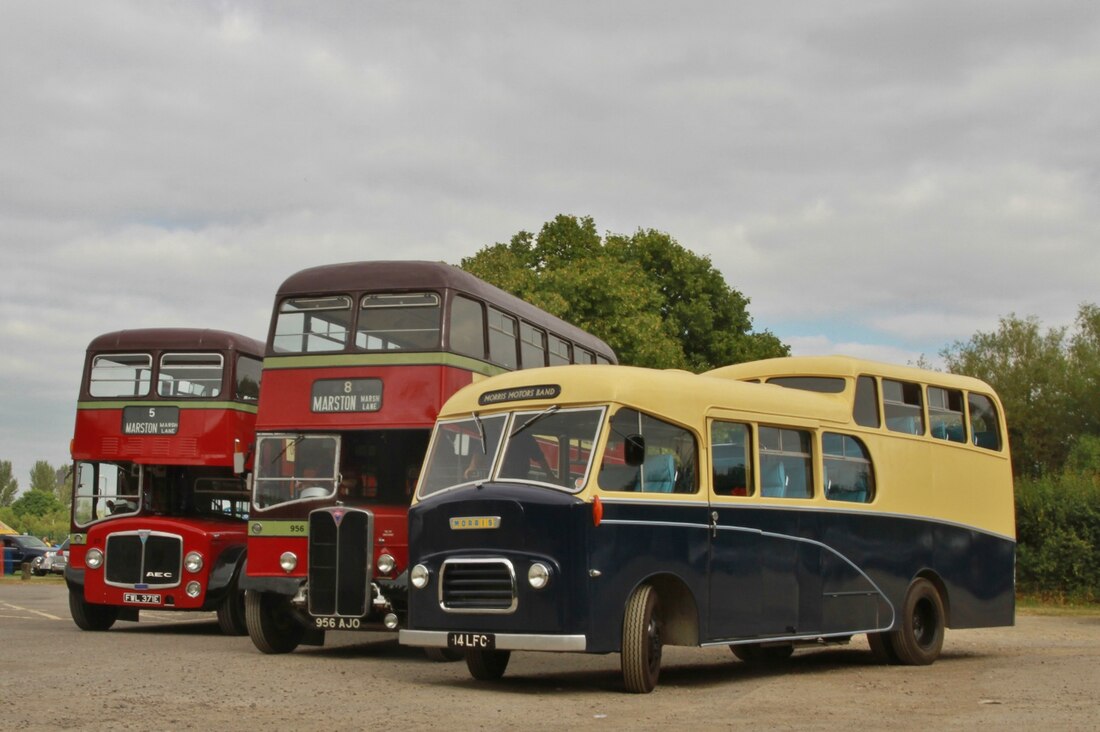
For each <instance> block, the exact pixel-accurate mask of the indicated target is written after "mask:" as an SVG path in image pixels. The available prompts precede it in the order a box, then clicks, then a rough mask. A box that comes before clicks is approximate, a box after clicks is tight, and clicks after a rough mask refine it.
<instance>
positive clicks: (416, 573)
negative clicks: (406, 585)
mask: <svg viewBox="0 0 1100 732" xmlns="http://www.w3.org/2000/svg"><path fill="white" fill-rule="evenodd" d="M429 574H430V573H429V572H428V568H427V567H425V566H424V565H423V564H418V565H416V566H415V567H413V568H412V570H411V571H410V572H409V581H410V582H412V586H413V587H415V588H416V589H418V590H422V589H424V588H425V587H427V586H428V576H429Z"/></svg>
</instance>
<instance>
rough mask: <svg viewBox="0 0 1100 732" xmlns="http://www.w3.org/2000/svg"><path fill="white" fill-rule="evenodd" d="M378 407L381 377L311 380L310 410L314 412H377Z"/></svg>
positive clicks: (379, 403) (380, 406)
mask: <svg viewBox="0 0 1100 732" xmlns="http://www.w3.org/2000/svg"><path fill="white" fill-rule="evenodd" d="M380 409H382V380H381V379H319V380H317V381H314V382H313V389H312V393H311V394H310V410H311V411H313V412H315V413H334V412H377V411H378V410H380Z"/></svg>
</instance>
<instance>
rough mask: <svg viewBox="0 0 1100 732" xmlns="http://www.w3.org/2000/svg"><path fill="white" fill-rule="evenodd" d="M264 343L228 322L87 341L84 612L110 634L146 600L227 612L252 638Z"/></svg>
mask: <svg viewBox="0 0 1100 732" xmlns="http://www.w3.org/2000/svg"><path fill="white" fill-rule="evenodd" d="M262 365H263V344H262V343H261V342H259V341H257V340H254V339H252V338H246V337H244V336H240V335H237V334H235V333H226V332H224V331H219V330H203V329H197V328H149V329H141V330H122V331H117V332H114V333H106V334H104V335H101V336H99V337H98V338H96V339H94V340H93V341H92V342H91V343H90V344H89V345H88V352H87V357H86V359H85V362H84V375H83V378H82V379H81V382H80V399H79V401H78V402H77V410H76V429H75V431H74V433H73V441H72V456H73V460H74V461H75V465H74V470H73V503H72V536H71V542H70V545H71V550H70V556H69V565H68V567H67V568H66V570H65V580H66V583H67V584H68V586H69V608H70V610H71V612H72V616H73V620H74V621H75V622H76V624H77V625H78V626H79V627H81V628H83V629H84V630H106V629H108V628H110V627H111V626H112V625H114V623H115V621H116V620H119V619H122V620H137V619H138V612H139V611H140V610H141V609H150V610H217V613H218V623H219V625H220V626H221V628H222V630H223V631H224V632H225V633H228V634H233V635H243V634H244V633H245V632H247V628H246V626H245V621H244V598H243V594H244V593H243V590H241V589H240V588H239V587H238V579H239V576H240V573H241V569H242V566H243V564H244V552H245V548H246V544H247V541H246V537H247V526H248V524H247V521H248V510H249V495H248V485H247V481H246V479H245V470H246V463H247V462H248V460H249V457H250V456H249V455H248V451H249V450H250V448H251V446H252V445H253V443H254V441H255V437H254V435H255V423H256V409H257V402H258V401H259V393H260V374H261V369H262Z"/></svg>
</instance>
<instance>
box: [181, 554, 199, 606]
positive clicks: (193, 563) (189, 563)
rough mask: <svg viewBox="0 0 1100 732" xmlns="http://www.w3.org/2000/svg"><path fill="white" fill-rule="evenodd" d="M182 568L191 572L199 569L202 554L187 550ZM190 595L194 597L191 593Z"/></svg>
mask: <svg viewBox="0 0 1100 732" xmlns="http://www.w3.org/2000/svg"><path fill="white" fill-rule="evenodd" d="M183 568H184V569H186V570H187V571H188V572H190V573H191V574H194V573H195V572H198V571H199V570H201V569H202V555H201V554H199V553H198V552H187V556H186V557H184V558H183ZM192 597H194V595H192Z"/></svg>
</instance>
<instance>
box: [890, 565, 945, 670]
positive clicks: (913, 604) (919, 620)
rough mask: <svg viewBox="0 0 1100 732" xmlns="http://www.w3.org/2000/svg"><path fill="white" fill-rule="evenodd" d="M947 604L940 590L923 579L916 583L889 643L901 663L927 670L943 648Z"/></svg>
mask: <svg viewBox="0 0 1100 732" xmlns="http://www.w3.org/2000/svg"><path fill="white" fill-rule="evenodd" d="M943 634H944V612H943V600H942V599H941V598H940V593H939V592H938V591H937V590H936V586H935V585H933V584H932V583H931V582H929V581H928V580H926V579H924V578H923V577H918V578H917V579H915V580H913V584H911V585H909V591H908V592H906V593H905V602H904V603H903V604H902V608H901V617H900V618H899V624H898V628H897V630H893V631H891V632H890V636H889V641H890V645H891V646H892V647H893V649H894V653H895V654H896V655H897V657H898V661H899V662H901V663H903V664H905V665H907V666H927V665H928V664H930V663H932V662H933V661H935V660H936V659H937V658H939V655H940V649H942V648H943Z"/></svg>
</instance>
